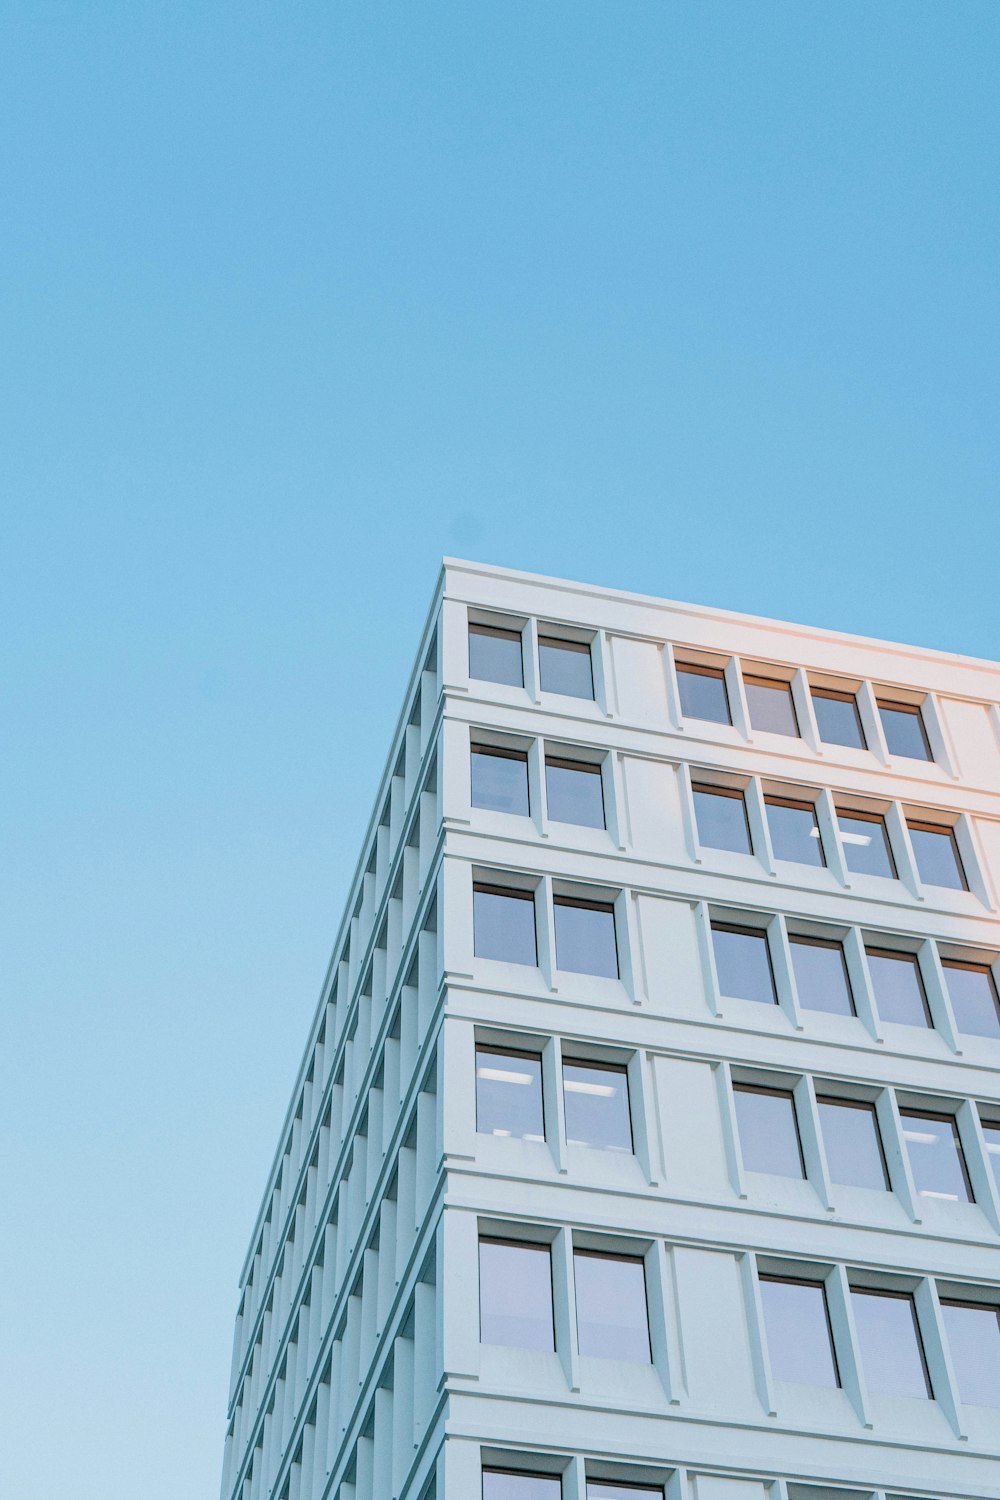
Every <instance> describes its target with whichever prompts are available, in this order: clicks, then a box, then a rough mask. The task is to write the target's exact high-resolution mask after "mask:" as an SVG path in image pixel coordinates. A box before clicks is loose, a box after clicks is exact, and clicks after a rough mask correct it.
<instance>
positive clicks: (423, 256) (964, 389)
mask: <svg viewBox="0 0 1000 1500" xmlns="http://www.w3.org/2000/svg"><path fill="white" fill-rule="evenodd" d="M0 11H2V25H3V32H4V44H3V48H2V53H0V142H2V147H0V201H2V202H3V204H4V212H3V230H2V235H0V346H2V348H3V351H4V354H3V359H2V361H0V495H2V498H3V502H4V521H3V527H2V532H0V537H2V553H3V575H2V588H0V620H2V626H3V641H4V646H5V651H4V656H5V670H4V679H5V688H4V699H5V704H4V707H5V712H4V720H5V730H4V761H5V765H6V777H5V795H4V797H3V799H2V812H0V817H2V830H0V831H2V839H3V847H4V860H3V890H2V905H0V910H2V922H3V929H4V931H3V971H4V980H3V989H4V994H5V999H6V1005H5V1007H4V1011H5V1031H6V1035H5V1045H4V1046H3V1048H2V1049H0V1132H2V1135H0V1147H2V1149H0V1162H2V1168H0V1171H2V1179H3V1184H4V1202H5V1209H6V1211H5V1213H4V1215H3V1223H2V1225H0V1258H2V1262H3V1264H4V1267H5V1276H4V1293H3V1297H4V1303H5V1306H4V1308H3V1312H2V1319H0V1326H2V1329H3V1334H2V1338H0V1379H2V1383H3V1399H2V1403H0V1405H2V1410H3V1413H4V1417H3V1421H4V1423H5V1424H6V1425H7V1426H8V1427H9V1431H8V1433H7V1435H6V1436H5V1437H4V1439H3V1443H2V1450H3V1455H4V1456H3V1458H2V1460H0V1467H2V1476H3V1481H4V1482H3V1488H4V1492H5V1493H9V1494H10V1495H12V1496H16V1497H17V1500H51V1497H52V1496H53V1495H55V1494H72V1495H73V1497H74V1500H98V1497H99V1500H133V1497H135V1496H137V1495H141V1496H142V1497H143V1500H167V1497H169V1500H177V1497H179V1496H183V1497H185V1500H203V1497H212V1500H214V1497H215V1495H216V1493H217V1485H218V1476H219V1463H220V1457H221V1446H222V1437H223V1425H224V1408H225V1397H226V1382H227V1378H228V1364H229V1343H230V1333H231V1325H232V1318H233V1314H234V1311H235V1302H236V1280H237V1275H238V1271H239V1266H240V1262H241V1259H242V1256H243V1251H244V1248H245V1244H246V1239H247V1236H248V1234H249V1230H250V1227H251V1224H252V1221H253V1217H254V1214H255V1211H256V1206H257V1200H258V1194H259V1191H260V1189H261V1186H262V1180H263V1176H264V1173H265V1170H266V1167H267V1164H268V1163H269V1161H270V1157H271V1151H272V1147H273V1145H274V1142H275V1139H276V1135H277V1130H278V1127H279V1123H280V1120H281V1117H282V1114H283V1111H284V1107H285V1103H286V1099H287V1094H288V1090H289V1088H290V1084H291V1081H292V1076H293V1073H294V1070H295V1067H296V1064H297V1061H298V1057H299V1051H300V1047H301V1044H302V1041H303V1037H304V1033H305V1030H306V1026H307V1022H308V1018H309V1017H310V1015H311V1013H312V1009H313V1006H314V1003H315V1000H316V996H317V991H318V987H319V984H320V981H321V977H322V974H323V970H324V967H325V963H326V959H327V956H328V948H329V945H330V943H331V941H332V937H333V933H334V929H335V925H336V921H337V917H338V915H339V910H340V905H341V902H342V899H343V895H344V891H345V885H346V882H347V880H348V878H349V876H350V873H351V870H352V868H353V864H354V859H355V855H356V853H357V849H358V844H359V840H360V836H361V832H362V828H363V825H364V822H365V820H366V817H367V810H368V807H369V805H370V801H371V798H372V795H373V792H374V788H375V785H376V780H377V776H378V768H379V766H380V765H381V761H382V757H383V754H384V751H385V749H386V746H387V742H388V737H389V733H390V730H391V726H392V723H393V721H394V718H395V715H396V711H397V707H398V703H399V699H400V696H401V693H402V689H403V685H404V683H405V680H406V676H407V674H408V670H409V665H410V657H411V653H412V651H413V649H414V646H415V641H416V636H417V633H418V630H419V628H420V625H421V622H422V620H423V616H424V612H425V609H426V607H427V603H428V600H429V597H430V594H431V590H432V588H433V585H434V580H435V576H436V571H437V568H438V565H439V561H440V558H441V556H442V554H444V553H451V554H456V555H464V556H471V557H475V558H480V559H483V560H487V561H493V562H497V563H501V564H505V565H509V566H513V567H523V568H528V569H532V570H535V571H539V572H547V573H556V574H560V575H564V576H570V577H578V578H582V579H585V580H588V581H593V582H598V583H606V584H611V585H617V586H621V587H625V588H634V589H638V590H642V591H645V592H649V593H659V594H666V595H668V596H672V597H675V598H680V599H691V600H696V601H698V602H701V603H706V604H717V605H722V606H727V607H731V608H735V609H748V610H752V611H756V612H759V613H763V614H772V615H777V616H782V617H786V618H789V619H794V620H802V621H807V622H811V623H815V624H819V625H831V626H836V627H840V628H843V629H847V630H853V631H859V632H862V633H866V634H872V635H884V636H888V637H893V638H897V639H904V640H912V641H915V642H919V643H925V644H928V645H933V646H940V647H944V648H947V649H949V650H955V651H961V652H968V653H972V654H975V655H982V656H996V655H1000V650H998V639H997V613H996V609H995V604H994V601H995V598H996V593H997V585H996V574H997V557H998V553H1000V547H998V542H1000V537H998V530H1000V521H998V517H1000V504H998V494H997V474H998V465H997V457H998V454H997V446H998V422H997V415H998V404H1000V403H998V395H1000V392H998V379H997V375H998V369H997V365H998V354H997V351H998V349H1000V337H998V334H1000V329H998V322H1000V319H998V302H1000V291H998V278H997V245H998V243H1000V232H998V231H1000V223H998V220H1000V211H998V183H1000V93H998V91H997V88H996V76H997V69H998V64H1000V9H998V8H997V6H996V4H995V3H994V0H988V3H986V0H984V3H978V0H963V3H962V4H961V5H950V6H947V5H941V4H939V3H936V0H935V3H929V0H901V3H890V0H838V3H837V4H836V5H819V4H809V3H802V0H787V3H775V0H755V3H753V4H746V3H743V0H727V3H715V0H699V3H698V4H696V5H695V4H682V3H680V0H616V3H609V0H545V3H539V0H481V3H477V4H472V5H470V4H469V3H468V0H464V3H458V0H410V3H406V4H403V3H399V0H397V3H395V4H388V3H385V0H364V3H362V0H325V3H322V4H320V3H316V0H300V3H297V4H295V5H291V6H290V5H281V4H278V3H261V0H249V3H248V0H242V3H240V4H239V5H237V4H235V3H228V0H219V3H218V4H213V5H208V4H206V3H204V0H179V3H176V4H165V3H162V0H161V3H157V4H153V3H150V0H119V3H111V0H88V3H87V4H86V5H82V6H78V5H73V4H70V3H68V0H6V3H5V4H3V5H2V6H0Z"/></svg>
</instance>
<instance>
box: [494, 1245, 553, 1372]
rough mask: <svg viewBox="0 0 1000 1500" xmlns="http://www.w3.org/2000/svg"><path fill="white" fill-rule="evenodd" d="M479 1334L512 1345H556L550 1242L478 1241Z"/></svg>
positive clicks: (525, 1347)
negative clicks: (539, 1243)
mask: <svg viewBox="0 0 1000 1500" xmlns="http://www.w3.org/2000/svg"><path fill="white" fill-rule="evenodd" d="M479 1337H480V1339H481V1340H482V1342H483V1343H484V1344H508V1345H511V1346H513V1347H514V1348H516V1349H554V1348H555V1333H554V1331H553V1324H552V1256H551V1253H550V1251H549V1247H548V1245H530V1244H522V1243H520V1242H519V1241H517V1240H495V1239H481V1240H480V1241H479Z"/></svg>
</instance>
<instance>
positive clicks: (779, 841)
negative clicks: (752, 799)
mask: <svg viewBox="0 0 1000 1500" xmlns="http://www.w3.org/2000/svg"><path fill="white" fill-rule="evenodd" d="M764 805H765V807H766V808H767V826H768V830H769V832H770V835H771V847H772V849H773V850H774V857H775V859H787V860H791V861H794V863H795V864H798V865H825V864H826V860H825V859H824V857H823V842H822V840H821V838H820V836H819V824H818V823H817V822H816V809H815V807H814V806H813V804H812V803H811V802H792V801H790V800H789V799H787V798H785V797H765V798H764Z"/></svg>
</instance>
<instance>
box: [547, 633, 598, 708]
mask: <svg viewBox="0 0 1000 1500" xmlns="http://www.w3.org/2000/svg"><path fill="white" fill-rule="evenodd" d="M538 673H539V679H540V682H541V688H542V692H543V693H562V695H563V696H564V697H566V698H593V696H594V673H593V668H592V667H591V663H590V647H589V646H587V645H585V644H584V643H583V641H559V640H556V639H554V637H552V636H539V637H538Z"/></svg>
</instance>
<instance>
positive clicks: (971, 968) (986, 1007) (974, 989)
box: [942, 958, 1000, 1037]
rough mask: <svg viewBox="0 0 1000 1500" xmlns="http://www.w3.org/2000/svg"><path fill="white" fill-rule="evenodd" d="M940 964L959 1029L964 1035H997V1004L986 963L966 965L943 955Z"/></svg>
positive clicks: (999, 1015) (999, 1011)
mask: <svg viewBox="0 0 1000 1500" xmlns="http://www.w3.org/2000/svg"><path fill="white" fill-rule="evenodd" d="M942 967H943V969H944V977H945V979H946V980H947V982H948V994H949V995H950V996H951V1008H952V1010H953V1011H954V1012H955V1025H956V1026H957V1027H958V1029H959V1031H963V1032H965V1034H966V1036H993V1037H1000V1006H998V1004H997V987H996V983H995V981H994V979H993V971H992V970H991V968H990V966H989V964H967V963H960V962H959V961H958V959H952V958H946V959H943V960H942Z"/></svg>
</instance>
